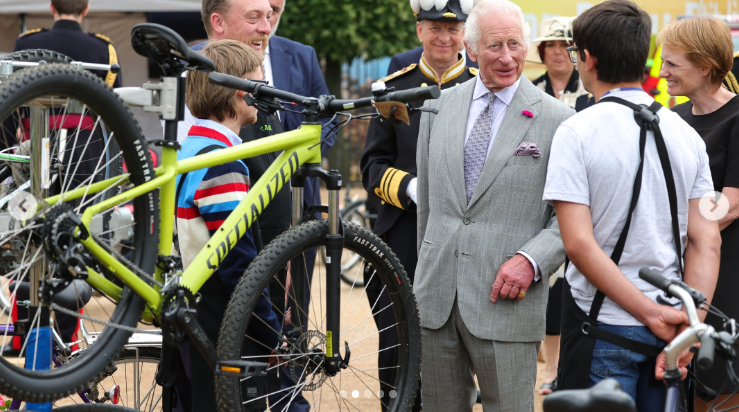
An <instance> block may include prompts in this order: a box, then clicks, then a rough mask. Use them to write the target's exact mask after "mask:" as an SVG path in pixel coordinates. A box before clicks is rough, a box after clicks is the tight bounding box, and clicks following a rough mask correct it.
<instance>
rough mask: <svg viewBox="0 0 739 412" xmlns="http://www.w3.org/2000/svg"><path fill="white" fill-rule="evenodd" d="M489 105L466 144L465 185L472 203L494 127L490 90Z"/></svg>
mask: <svg viewBox="0 0 739 412" xmlns="http://www.w3.org/2000/svg"><path fill="white" fill-rule="evenodd" d="M487 96H488V105H487V106H486V107H485V110H483V111H482V113H480V116H479V117H478V118H477V120H475V126H474V127H472V133H471V134H470V138H469V139H467V144H466V145H465V146H464V187H465V189H466V190H467V203H468V204H469V203H470V199H472V195H473V194H474V193H475V188H476V187H477V182H478V181H479V180H480V174H481V173H482V168H483V166H485V158H486V157H487V154H488V146H489V145H490V138H491V131H492V128H493V102H494V101H495V95H494V94H493V93H491V92H488V94H487Z"/></svg>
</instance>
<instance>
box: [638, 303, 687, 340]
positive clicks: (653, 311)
mask: <svg viewBox="0 0 739 412" xmlns="http://www.w3.org/2000/svg"><path fill="white" fill-rule="evenodd" d="M642 323H644V325H646V326H647V327H648V328H649V330H651V331H652V333H654V334H655V335H657V337H658V338H660V339H662V340H663V341H665V342H670V341H671V340H672V339H673V338H674V337H675V336H676V335H677V333H678V331H679V327H680V325H683V324H685V325H687V324H689V322H688V315H687V314H685V312H683V311H681V310H677V309H674V308H671V307H669V306H662V305H658V304H656V303H653V304H652V308H650V309H649V311H648V313H647V315H646V317H645V318H644V319H643V320H642Z"/></svg>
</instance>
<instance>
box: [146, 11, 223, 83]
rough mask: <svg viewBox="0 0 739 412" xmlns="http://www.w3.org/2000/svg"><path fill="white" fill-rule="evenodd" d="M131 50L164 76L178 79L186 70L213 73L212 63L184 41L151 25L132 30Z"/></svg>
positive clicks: (170, 32)
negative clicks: (149, 61)
mask: <svg viewBox="0 0 739 412" xmlns="http://www.w3.org/2000/svg"><path fill="white" fill-rule="evenodd" d="M131 45H132V46H133V50H134V51H135V52H136V53H138V54H140V55H142V56H144V57H148V58H150V59H152V60H154V62H156V64H158V65H159V67H161V68H162V71H163V72H164V75H165V76H179V75H180V74H182V72H183V71H185V70H201V71H206V72H212V71H213V70H215V68H216V67H215V65H214V64H213V61H211V60H210V59H209V58H207V57H205V56H203V55H202V54H200V53H198V52H196V51H194V50H192V49H190V48H189V47H187V43H185V40H184V39H183V38H182V37H181V36H180V35H179V34H177V33H176V32H175V31H174V30H172V29H170V28H169V27H165V26H162V25H160V24H154V23H141V24H137V25H136V26H134V27H133V30H131Z"/></svg>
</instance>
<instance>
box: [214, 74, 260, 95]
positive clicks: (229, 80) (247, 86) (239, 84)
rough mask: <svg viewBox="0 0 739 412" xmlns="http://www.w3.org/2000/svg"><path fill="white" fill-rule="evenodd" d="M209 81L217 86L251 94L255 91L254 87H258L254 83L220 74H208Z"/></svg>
mask: <svg viewBox="0 0 739 412" xmlns="http://www.w3.org/2000/svg"><path fill="white" fill-rule="evenodd" d="M208 81H209V82H211V83H212V84H215V85H216V86H223V87H228V88H229V89H235V90H241V91H244V92H249V93H251V92H252V91H254V86H255V85H256V83H254V82H250V81H248V80H244V79H240V78H238V77H236V76H231V75H228V74H225V73H218V72H211V73H210V74H208Z"/></svg>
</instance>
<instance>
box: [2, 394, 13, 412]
mask: <svg viewBox="0 0 739 412" xmlns="http://www.w3.org/2000/svg"><path fill="white" fill-rule="evenodd" d="M12 403H13V401H12V400H10V399H8V400H3V398H2V397H0V411H9V410H10V405H11V404H12Z"/></svg>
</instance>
